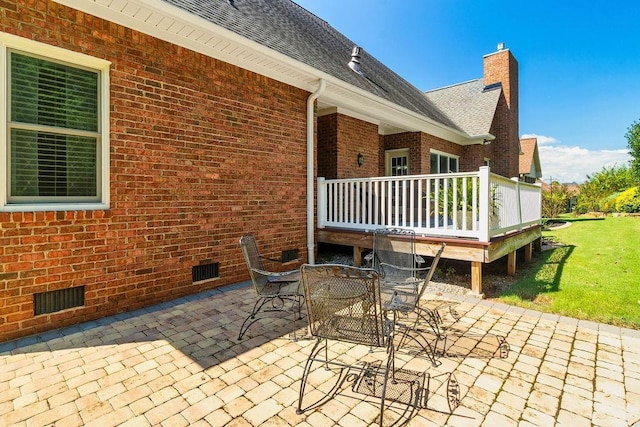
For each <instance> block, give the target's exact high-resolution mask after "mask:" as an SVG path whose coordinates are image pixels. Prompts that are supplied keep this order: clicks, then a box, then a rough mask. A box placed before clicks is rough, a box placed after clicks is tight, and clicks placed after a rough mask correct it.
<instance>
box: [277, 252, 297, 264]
mask: <svg viewBox="0 0 640 427" xmlns="http://www.w3.org/2000/svg"><path fill="white" fill-rule="evenodd" d="M297 259H298V250H297V249H288V250H286V251H282V255H281V256H280V261H281V262H289V261H295V260H297Z"/></svg>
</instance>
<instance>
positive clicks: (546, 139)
mask: <svg viewBox="0 0 640 427" xmlns="http://www.w3.org/2000/svg"><path fill="white" fill-rule="evenodd" d="M520 138H522V139H524V138H536V139H537V140H538V147H540V146H541V145H546V144H555V143H556V142H558V140H557V139H555V138H554V137H552V136H544V135H536V134H535V133H525V134H524V135H522V136H521V137H520Z"/></svg>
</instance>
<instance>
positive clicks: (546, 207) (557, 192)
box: [542, 181, 569, 219]
mask: <svg viewBox="0 0 640 427" xmlns="http://www.w3.org/2000/svg"><path fill="white" fill-rule="evenodd" d="M568 199H569V192H568V191H567V186H566V185H562V184H560V183H559V182H556V181H554V182H552V183H551V185H549V188H548V189H545V190H544V191H543V192H542V217H543V218H548V219H550V218H557V217H558V216H559V215H560V214H561V213H565V212H566V211H567V200H568Z"/></svg>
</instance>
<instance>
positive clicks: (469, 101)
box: [425, 79, 502, 136]
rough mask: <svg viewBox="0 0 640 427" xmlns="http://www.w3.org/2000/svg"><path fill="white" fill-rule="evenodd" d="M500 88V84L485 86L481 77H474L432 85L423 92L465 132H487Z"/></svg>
mask: <svg viewBox="0 0 640 427" xmlns="http://www.w3.org/2000/svg"><path fill="white" fill-rule="evenodd" d="M501 88H502V86H501V85H500V84H495V85H491V86H486V87H485V85H484V83H483V81H482V79H477V80H471V81H468V82H465V83H460V84H457V85H452V86H447V87H444V88H441V89H435V90H432V91H429V92H426V93H425V96H426V97H427V99H429V100H430V101H431V102H432V103H433V104H434V105H436V106H437V107H438V108H439V109H440V110H441V111H442V112H443V113H445V114H446V115H447V117H449V118H450V119H451V120H452V121H453V122H454V123H455V124H456V125H457V127H458V128H459V129H461V130H462V131H463V132H465V133H466V134H467V135H470V136H477V135H487V134H489V131H490V130H491V124H492V123H493V117H494V114H495V112H496V106H497V105H498V100H499V98H500V93H501Z"/></svg>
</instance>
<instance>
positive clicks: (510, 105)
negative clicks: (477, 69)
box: [484, 50, 520, 177]
mask: <svg viewBox="0 0 640 427" xmlns="http://www.w3.org/2000/svg"><path fill="white" fill-rule="evenodd" d="M494 83H501V84H502V96H501V97H500V100H499V101H498V106H497V109H496V115H495V117H494V121H493V124H492V127H491V130H490V132H491V134H493V135H495V137H496V139H495V140H494V141H493V142H492V143H491V145H489V148H490V151H491V156H490V158H491V171H492V172H495V173H499V174H501V175H504V176H507V177H517V176H518V172H519V167H518V162H519V153H520V149H519V148H520V142H519V135H520V130H519V128H518V123H519V122H518V117H519V116H518V62H517V61H516V59H515V58H514V57H513V55H512V54H511V52H510V51H509V50H501V51H499V52H496V53H493V54H490V55H486V56H485V57H484V84H485V85H491V84H494Z"/></svg>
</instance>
